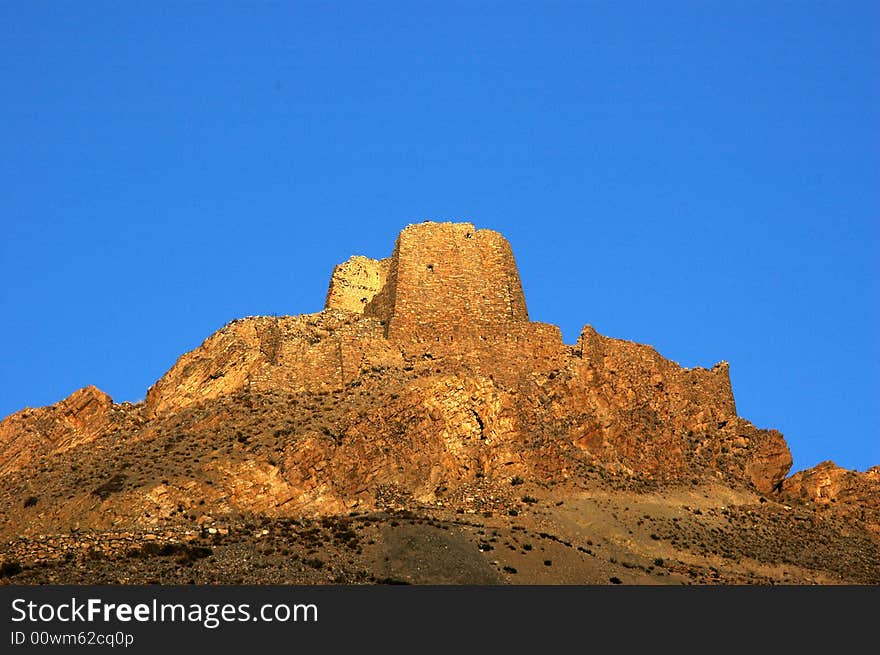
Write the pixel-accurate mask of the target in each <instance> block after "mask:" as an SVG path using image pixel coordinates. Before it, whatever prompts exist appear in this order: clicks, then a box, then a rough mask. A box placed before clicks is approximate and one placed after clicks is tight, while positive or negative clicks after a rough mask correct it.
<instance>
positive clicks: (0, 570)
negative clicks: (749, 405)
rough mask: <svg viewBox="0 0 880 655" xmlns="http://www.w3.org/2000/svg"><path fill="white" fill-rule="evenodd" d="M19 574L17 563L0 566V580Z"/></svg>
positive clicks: (5, 563)
mask: <svg viewBox="0 0 880 655" xmlns="http://www.w3.org/2000/svg"><path fill="white" fill-rule="evenodd" d="M19 573H21V564H19V563H18V562H3V564H0V578H11V577H12V576H14V575H18V574H19Z"/></svg>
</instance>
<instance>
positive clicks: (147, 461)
mask: <svg viewBox="0 0 880 655" xmlns="http://www.w3.org/2000/svg"><path fill="white" fill-rule="evenodd" d="M791 464H792V459H791V454H790V452H789V449H788V446H787V444H786V442H785V439H784V438H783V436H782V435H781V434H780V433H779V432H778V431H776V430H772V429H763V428H759V427H756V426H754V425H752V424H751V423H750V422H749V421H748V420H747V419H746V418H744V417H740V416H739V415H738V414H737V410H736V403H735V400H734V397H733V392H732V389H731V385H730V377H729V368H728V365H727V363H725V362H718V363H716V364H714V365H713V366H711V367H709V368H690V369H688V368H683V367H681V366H679V365H678V364H677V363H675V362H674V361H671V360H669V359H666V358H665V357H663V356H661V355H660V354H659V353H658V352H657V351H656V350H655V349H653V348H652V347H650V346H648V345H642V344H636V343H632V342H628V341H623V340H619V339H614V338H611V337H607V336H603V335H600V334H598V333H597V332H596V331H595V330H594V329H593V328H592V327H591V326H589V325H586V326H585V327H584V328H583V330H582V332H581V334H580V336H579V338H578V339H577V342H576V343H575V344H573V345H569V344H565V343H564V342H563V339H562V335H561V333H560V331H559V329H558V328H557V327H555V326H553V325H548V324H544V323H538V322H534V321H531V320H530V318H529V314H528V310H527V306H526V299H525V297H524V294H523V290H522V285H521V282H520V278H519V273H518V270H517V267H516V263H515V259H514V254H513V252H512V249H511V247H510V244H509V243H508V242H507V240H506V239H504V237H503V236H502V235H501V234H499V233H497V232H494V231H491V230H485V229H479V230H478V229H476V228H475V227H474V226H473V225H472V224H470V223H433V222H425V223H419V224H414V225H410V226H408V227H406V228H405V229H404V230H403V231H402V232H401V233H400V235H399V237H398V239H397V242H396V244H395V246H394V249H393V251H392V253H391V255H390V256H389V257H387V258H385V259H372V258H369V257H364V256H354V257H352V258H350V259H349V260H347V261H346V262H344V263H342V264H339V265H338V266H336V268H335V269H334V271H333V274H332V276H331V279H330V282H329V288H328V293H327V297H326V303H325V309H324V310H323V311H322V312H319V313H317V314H307V315H299V316H278V317H248V318H243V319H238V320H234V321H232V322H230V323H229V324H227V325H226V326H224V327H223V328H221V329H220V330H218V331H217V332H216V333H214V334H213V335H211V336H210V337H208V339H206V340H205V342H204V343H203V344H202V345H201V346H199V347H198V348H196V349H195V350H193V351H191V352H189V353H185V354H184V355H182V356H181V357H180V359H179V360H178V361H177V363H176V364H175V365H174V366H173V367H172V368H171V369H170V370H169V371H168V372H167V373H166V374H165V375H164V376H162V378H161V379H159V380H158V381H157V382H156V383H155V384H154V385H153V386H152V387H151V388H150V389H149V391H148V392H147V394H146V400H145V401H144V402H143V403H138V404H128V403H122V404H117V403H114V402H113V401H112V399H111V398H110V397H109V396H108V395H107V394H105V393H103V392H101V391H100V390H98V389H97V388H95V387H87V388H85V389H81V390H79V391H76V392H75V393H73V394H72V395H71V396H70V397H68V398H67V399H65V400H63V401H61V402H59V403H57V404H55V405H52V406H50V407H45V408H39V409H25V410H22V411H20V412H18V413H16V414H13V415H11V416H9V417H7V418H6V419H4V420H3V421H2V422H0V473H2V476H3V477H2V481H0V519H2V520H0V526H3V527H0V542H2V544H3V545H2V546H0V561H2V562H4V564H3V571H4V575H5V579H7V580H13V581H16V582H45V581H52V582H74V583H81V582H107V581H110V582H124V583H128V582H131V583H136V582H186V581H196V582H210V583H224V582H232V583H234V582H249V583H263V582H282V583H284V582H287V583H290V582H307V583H311V582H366V583H375V582H382V581H397V582H425V583H431V582H441V583H442V582H453V583H464V582H473V583H504V582H514V583H548V582H549V583H591V584H595V583H609V582H612V583H613V582H626V583H680V582H698V583H719V582H720V583H744V582H761V583H779V582H790V583H841V582H843V583H851V582H857V583H865V582H870V583H878V582H880V468H875V469H871V470H870V471H868V472H866V473H859V472H855V471H846V470H844V469H839V468H838V467H836V466H835V465H833V464H832V463H824V464H822V465H819V466H817V467H815V468H814V469H811V470H809V471H804V472H800V473H798V474H796V475H794V476H792V477H787V476H788V474H789V471H790V468H791Z"/></svg>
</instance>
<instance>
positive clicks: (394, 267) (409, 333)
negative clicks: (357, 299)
mask: <svg viewBox="0 0 880 655" xmlns="http://www.w3.org/2000/svg"><path fill="white" fill-rule="evenodd" d="M364 313H365V314H366V315H368V316H374V317H376V318H378V319H379V320H381V321H384V323H385V325H386V334H387V336H388V337H389V338H395V339H405V340H408V339H418V338H420V337H430V338H434V339H436V338H438V337H439V338H440V339H443V338H444V337H446V336H447V335H453V334H456V333H462V332H469V333H472V334H484V335H485V336H492V335H495V334H498V333H501V334H503V333H505V332H509V331H510V329H511V326H512V325H514V324H516V323H522V322H527V321H528V320H529V315H528V311H527V310H526V301H525V296H524V295H523V290H522V284H521V283H520V279H519V273H518V271H517V268H516V263H515V261H514V258H513V251H512V250H511V248H510V244H509V243H508V242H507V240H506V239H505V238H504V237H503V236H501V234H499V233H498V232H494V231H492V230H477V229H475V228H474V226H473V225H472V224H471V223H432V222H425V223H419V224H415V225H410V226H408V227H406V228H405V229H404V230H403V231H402V232H401V233H400V236H399V237H398V239H397V243H396V244H395V247H394V253H393V255H392V256H391V264H390V267H389V271H388V278H387V283H386V285H385V288H384V289H383V290H382V291H381V292H380V293H378V294H376V296H375V297H374V298H373V300H372V301H371V302H369V303H367V305H366V307H365V309H364Z"/></svg>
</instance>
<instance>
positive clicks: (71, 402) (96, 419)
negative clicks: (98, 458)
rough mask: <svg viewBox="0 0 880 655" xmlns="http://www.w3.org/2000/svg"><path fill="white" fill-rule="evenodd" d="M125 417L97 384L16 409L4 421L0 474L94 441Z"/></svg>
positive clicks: (0, 434) (0, 424)
mask: <svg viewBox="0 0 880 655" xmlns="http://www.w3.org/2000/svg"><path fill="white" fill-rule="evenodd" d="M125 416H126V412H125V410H124V409H123V408H121V407H120V406H117V405H114V404H113V400H112V399H111V398H110V396H108V395H107V394H106V393H104V392H103V391H101V390H100V389H98V388H97V387H94V386H88V387H85V388H83V389H79V390H78V391H75V392H73V393H72V394H71V395H70V396H68V397H67V398H65V399H64V400H61V401H59V402H57V403H55V404H54V405H50V406H48V407H41V408H38V409H23V410H21V411H20V412H16V413H15V414H12V415H11V416H9V417H7V418H6V419H4V420H3V421H2V422H0V475H2V474H5V473H8V472H9V471H13V470H17V469H19V468H21V467H23V466H25V465H27V464H30V463H32V462H34V461H36V460H38V459H39V458H41V457H44V456H45V455H47V454H49V453H60V452H64V451H65V450H68V449H70V448H74V447H76V446H79V445H82V444H84V443H88V442H90V441H94V440H95V439H96V438H97V437H99V436H100V435H102V434H104V433H106V432H107V431H108V430H109V429H111V428H112V427H114V426H118V424H120V423H121V422H122V420H123V419H124V418H125Z"/></svg>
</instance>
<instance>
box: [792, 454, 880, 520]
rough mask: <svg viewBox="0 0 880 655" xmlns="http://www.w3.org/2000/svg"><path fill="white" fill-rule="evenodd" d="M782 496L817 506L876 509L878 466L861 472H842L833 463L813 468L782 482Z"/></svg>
mask: <svg viewBox="0 0 880 655" xmlns="http://www.w3.org/2000/svg"><path fill="white" fill-rule="evenodd" d="M783 492H784V493H785V495H786V496H788V497H790V498H800V499H806V500H810V501H812V502H815V503H820V504H824V505H827V504H830V503H836V502H857V503H860V504H862V505H863V506H865V507H873V508H875V509H880V466H875V467H873V468H870V469H868V470H867V471H865V472H860V471H853V470H850V469H845V468H842V467H840V466H838V465H837V464H835V463H834V462H831V461H827V462H822V463H821V464H817V465H816V466H814V467H813V468H811V469H807V470H806V471H799V472H798V473H795V474H794V475H793V476H791V477H790V478H789V479H788V480H786V481H785V484H784V485H783Z"/></svg>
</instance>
